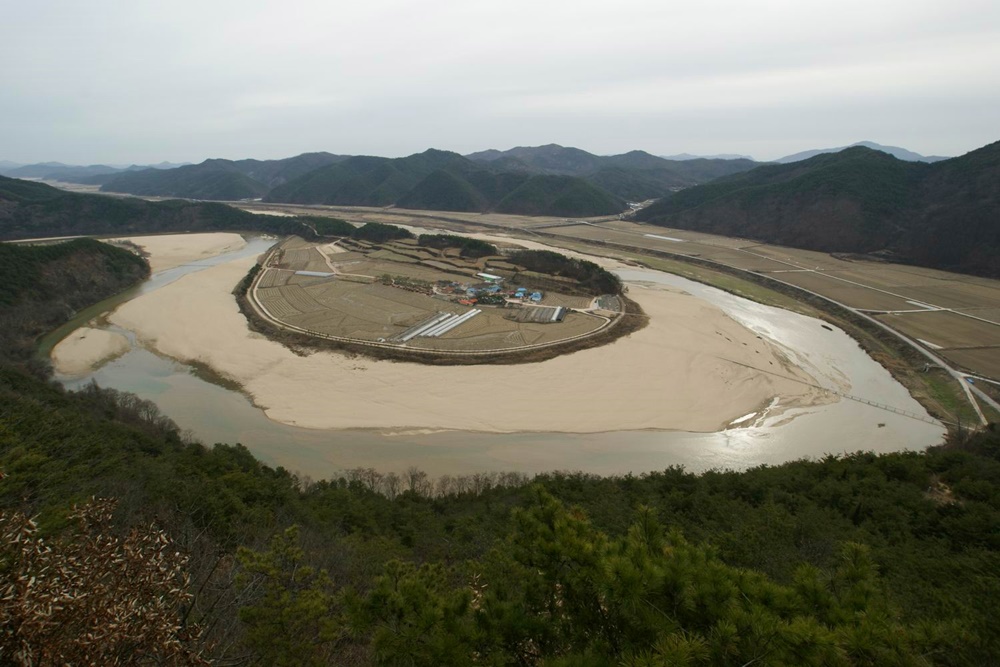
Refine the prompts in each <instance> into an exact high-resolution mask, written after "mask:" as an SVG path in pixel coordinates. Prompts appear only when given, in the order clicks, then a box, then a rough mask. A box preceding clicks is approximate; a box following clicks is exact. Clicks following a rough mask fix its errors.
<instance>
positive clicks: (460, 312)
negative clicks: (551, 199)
mask: <svg viewBox="0 0 1000 667" xmlns="http://www.w3.org/2000/svg"><path fill="white" fill-rule="evenodd" d="M501 259H502V258H500V257H495V256H494V257H488V258H480V259H478V260H473V259H467V258H465V257H460V256H459V255H458V254H457V253H456V252H453V249H451V248H446V249H443V250H436V249H430V248H422V247H418V246H417V245H416V244H415V242H413V241H411V242H409V243H408V242H407V241H406V240H403V241H392V242H389V243H385V244H373V243H367V242H361V241H356V240H350V239H347V240H344V241H342V242H337V244H336V245H335V246H334V245H333V244H327V245H323V244H319V245H317V244H310V243H307V242H305V241H303V240H301V239H297V238H293V239H289V240H288V241H286V242H285V243H284V244H282V246H280V247H279V248H278V249H277V250H275V251H274V252H273V253H272V254H271V256H270V257H269V258H268V260H267V263H266V265H265V266H264V267H263V268H262V271H261V272H260V274H259V275H258V277H257V279H256V282H255V285H254V287H253V290H252V293H253V298H254V300H255V302H256V304H257V305H258V306H259V309H260V310H261V311H262V312H263V314H265V315H266V316H268V317H269V319H271V320H272V321H274V322H276V323H278V324H280V325H284V326H286V327H289V328H292V329H293V330H297V331H302V332H306V333H311V334H314V335H317V336H319V337H324V338H331V339H335V340H340V339H346V340H348V341H361V342H368V343H378V344H380V345H385V346H400V347H405V348H406V349H408V350H427V351H432V352H437V353H440V352H458V353H468V352H484V351H515V350H518V349H520V348H525V347H527V346H535V345H546V344H552V343H558V342H560V341H565V340H568V339H577V338H579V337H585V336H587V335H588V334H592V333H596V332H598V331H600V330H603V329H604V328H606V327H608V326H609V325H610V324H611V323H612V322H613V321H614V319H615V318H616V317H617V314H618V313H617V312H607V311H606V310H603V311H601V313H600V314H597V313H594V312H589V311H590V309H591V307H592V306H593V307H595V308H596V299H595V297H593V296H586V295H581V294H572V293H563V292H557V291H545V292H544V297H543V299H542V302H538V303H536V302H532V301H531V300H530V299H528V298H527V297H524V298H519V297H515V296H514V295H513V291H514V286H512V285H511V286H506V285H503V286H502V287H501V285H502V281H500V282H499V283H497V284H496V285H494V284H492V283H489V282H484V279H483V278H482V277H476V273H477V272H482V270H483V267H484V266H486V265H487V264H488V261H499V260H501ZM500 263H501V264H504V262H502V261H501V262H500ZM507 266H508V267H510V268H514V269H517V268H519V267H517V266H516V265H513V264H507ZM520 273H521V276H522V279H521V280H524V281H530V278H524V276H532V275H537V276H538V277H539V280H542V279H544V280H545V282H546V284H548V285H550V286H551V285H553V284H554V285H559V284H566V285H567V288H570V289H569V290H568V291H570V292H572V289H571V288H572V287H573V286H574V284H575V283H574V281H572V280H569V279H566V278H562V277H557V276H549V275H543V274H535V273H533V272H530V271H525V270H523V269H522V270H521V272H520ZM560 281H561V282H560ZM518 286H521V284H520V283H519V284H518ZM523 286H524V287H527V288H528V289H529V291H528V292H527V294H528V295H530V294H531V292H532V291H536V290H535V289H534V288H533V287H532V285H531V283H530V282H526V284H524V285H523ZM469 290H472V291H473V292H476V296H472V295H470V294H469ZM537 291H541V290H537ZM615 303H619V302H618V300H615ZM620 305H621V304H620V303H619V306H620ZM556 315H558V318H557V317H556ZM436 329H437V330H438V331H435V330H436Z"/></svg>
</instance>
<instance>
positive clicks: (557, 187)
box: [265, 150, 625, 216]
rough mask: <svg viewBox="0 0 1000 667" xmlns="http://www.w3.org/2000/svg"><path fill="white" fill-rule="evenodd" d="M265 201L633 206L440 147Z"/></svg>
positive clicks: (321, 174) (533, 209) (544, 209)
mask: <svg viewBox="0 0 1000 667" xmlns="http://www.w3.org/2000/svg"><path fill="white" fill-rule="evenodd" d="M265 199H266V200H267V201H272V202H282V203H294V204H331V205H353V206H390V205H394V206H400V207H404V208H415V209H426V210H438V211H472V212H475V211H494V210H495V211H497V212H501V213H516V214H523V215H558V216H594V215H609V214H613V213H618V212H620V211H621V210H623V209H624V208H625V203H624V201H622V200H621V199H619V198H617V197H615V196H614V195H612V194H610V193H608V192H607V191H605V190H603V189H601V188H600V187H598V186H596V185H594V184H592V183H589V182H587V181H585V180H583V179H580V178H575V177H568V176H551V175H535V174H528V173H513V172H505V171H500V170H494V169H491V168H490V167H489V166H488V165H482V164H477V163H475V162H472V161H470V160H468V159H466V158H463V157H462V156H461V155H458V154H457V153H449V152H446V151H438V150H428V151H425V152H423V153H419V154H417V155H411V156H409V157H405V158H396V159H387V158H374V157H357V158H348V159H347V160H344V161H343V162H339V163H337V164H334V165H330V166H328V167H325V168H323V169H318V170H316V171H314V172H310V173H308V174H306V175H305V176H302V177H301V178H299V179H296V180H293V181H290V182H288V183H286V184H285V185H283V186H280V187H277V188H275V189H274V190H272V191H271V192H270V193H269V194H268V195H267V197H266V198H265Z"/></svg>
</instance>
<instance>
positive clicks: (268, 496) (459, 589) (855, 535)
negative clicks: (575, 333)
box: [0, 367, 1000, 666]
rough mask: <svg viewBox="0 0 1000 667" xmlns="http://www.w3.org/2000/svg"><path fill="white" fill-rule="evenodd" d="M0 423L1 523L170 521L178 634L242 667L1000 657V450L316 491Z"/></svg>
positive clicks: (176, 440) (167, 447)
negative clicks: (110, 500)
mask: <svg viewBox="0 0 1000 667" xmlns="http://www.w3.org/2000/svg"><path fill="white" fill-rule="evenodd" d="M0 413H2V414H3V415H5V428H4V429H3V430H2V431H0V469H2V470H3V471H4V473H5V475H6V477H5V479H4V480H3V483H2V484H0V509H2V510H3V512H4V513H5V514H7V513H10V512H13V511H15V510H16V511H21V512H25V513H27V514H30V515H37V516H38V524H39V526H40V527H41V530H42V534H43V535H45V536H48V537H49V539H54V538H56V537H58V536H66V537H67V538H69V537H70V536H72V535H73V532H72V530H71V527H72V523H71V522H69V519H68V516H69V509H70V506H71V505H73V504H74V503H82V502H85V501H86V500H87V499H88V498H89V497H91V496H92V495H96V496H99V497H116V498H121V499H123V500H126V501H127V502H122V503H121V504H119V506H118V511H117V513H116V523H115V528H114V530H116V531H120V530H123V529H125V528H127V527H130V526H137V527H138V526H146V525H149V522H150V521H151V520H152V519H153V517H155V518H156V522H157V526H159V527H160V528H161V529H162V530H164V531H166V533H167V534H168V535H169V536H170V537H172V538H173V539H174V540H175V541H176V546H171V547H170V548H171V549H172V550H173V549H176V550H178V551H180V552H182V553H185V554H187V555H188V556H189V558H188V560H187V562H186V571H187V573H188V574H189V576H190V583H189V584H188V589H187V594H188V595H189V599H188V601H187V603H186V604H185V609H186V611H184V612H183V613H184V620H185V623H184V625H183V627H184V633H183V634H178V635H176V636H177V637H178V638H179V640H181V641H183V642H184V644H185V645H186V646H187V647H189V648H190V649H191V650H193V651H196V652H198V653H200V654H201V655H202V656H203V657H210V658H215V659H218V660H221V661H224V662H226V663H227V664H230V663H236V662H246V663H249V662H254V661H258V662H260V663H262V664H314V663H318V664H328V663H334V664H343V665H369V664H378V665H400V664H408V665H427V666H431V665H434V666H437V665H444V664H448V665H472V664H480V663H481V662H482V661H483V660H484V659H488V660H489V662H487V664H530V665H606V664H628V665H646V664H670V665H680V664H683V665H744V664H746V663H747V662H749V661H753V660H757V662H758V663H760V664H765V665H785V664H788V665H791V664H794V665H801V664H817V665H819V664H822V665H882V664H903V665H976V664H989V663H990V662H991V661H992V658H993V657H995V656H996V655H998V651H1000V644H998V633H997V629H996V627H995V624H994V622H993V621H994V619H995V618H996V615H997V613H1000V607H998V604H1000V602H998V601H1000V595H998V593H1000V543H998V541H997V536H998V535H1000V531H998V528H1000V496H998V492H997V489H998V488H1000V486H998V484H1000V460H998V455H1000V454H998V453H1000V440H998V433H996V432H987V433H985V434H983V435H981V436H977V437H975V438H972V439H969V440H967V441H956V442H955V443H953V444H952V445H951V446H949V447H944V448H939V449H935V450H931V451H929V452H927V453H915V452H909V453H899V454H887V455H881V456H875V455H871V454H854V455H849V456H842V457H828V458H826V459H824V460H823V461H814V462H805V461H802V462H796V463H790V464H786V465H782V466H776V467H761V468H757V469H754V470H750V471H747V472H743V473H737V472H712V473H706V474H703V475H694V474H690V473H686V472H684V471H683V470H680V469H667V470H664V471H659V472H653V473H650V474H646V475H642V476H640V477H635V476H626V477H617V478H599V477H594V476H588V475H580V474H551V475H543V476H540V477H538V478H536V479H535V480H534V484H533V485H528V484H525V483H524V482H523V481H521V478H519V477H518V476H516V475H504V476H499V475H497V474H482V475H474V476H473V475H470V476H460V477H445V478H441V479H440V480H436V481H435V480H431V479H429V478H428V477H427V476H426V475H424V474H423V473H421V472H420V471H419V470H417V469H411V470H409V471H407V472H406V473H405V474H403V475H395V474H391V475H389V474H381V473H379V472H377V471H374V470H355V471H350V472H349V473H347V474H346V475H345V476H344V477H343V478H341V479H335V480H326V481H320V482H314V481H310V480H308V479H307V478H299V477H296V476H295V475H293V474H291V473H290V472H288V471H286V470H283V469H280V468H279V469H272V468H269V467H267V466H264V465H262V464H261V463H260V462H258V461H256V460H255V459H254V458H253V456H252V455H251V454H250V453H249V452H248V451H247V450H245V449H244V448H242V447H240V446H238V445H222V444H219V445H215V446H214V447H211V448H206V447H203V446H201V445H198V444H194V443H190V442H187V441H185V440H184V439H183V438H182V437H181V436H180V435H179V432H178V430H177V428H176V426H174V425H173V424H172V423H171V422H170V421H169V420H166V419H164V418H163V417H162V416H160V415H159V413H158V412H157V411H156V410H155V407H154V406H152V405H150V404H148V403H146V402H143V401H138V400H136V399H135V398H134V397H129V396H128V395H127V394H122V393H120V392H114V391H104V390H99V389H97V388H95V387H89V388H87V389H86V390H84V391H82V392H80V393H77V394H68V393H66V392H64V391H62V390H60V389H58V388H56V387H54V386H52V385H49V384H46V383H44V382H42V381H40V380H38V379H36V378H33V377H31V376H29V375H26V374H24V373H22V372H20V371H17V370H16V369H12V368H6V367H4V368H0ZM43 424H44V427H42V425H43ZM344 437H349V436H348V435H345V436H344ZM844 446H845V448H849V447H850V444H849V443H844ZM9 549H10V545H4V546H0V559H8V560H7V561H6V562H11V561H10V560H9V559H10V557H11V555H10V551H9ZM29 571H30V570H29ZM31 576H34V577H36V583H37V584H38V585H43V586H48V585H53V584H51V583H50V582H49V580H48V579H47V574H46V573H45V572H32V573H31ZM54 583H58V582H54ZM31 590H32V589H31V588H28V589H25V590H23V591H22V592H21V593H19V596H28V595H29V593H30V591H31ZM36 590H37V589H36ZM42 590H45V589H42ZM97 594H98V591H94V595H97ZM102 595H103V593H102ZM118 595H121V596H124V597H125V598H126V599H128V598H129V597H132V598H137V599H138V600H140V601H141V600H142V596H143V595H144V593H143V590H142V589H140V588H133V587H128V586H127V585H126V586H125V588H124V589H123V590H121V591H120V592H119V593H118ZM13 600H14V603H17V602H20V601H21V600H23V597H18V596H15V598H13ZM3 605H4V603H0V607H2V608H0V613H7V612H10V611H11V607H10V606H3ZM30 608H31V606H30V605H25V606H21V607H16V613H21V614H23V613H25V612H24V610H25V609H30ZM7 618H10V616H8V617H7ZM276 618H281V619H283V622H282V623H281V624H280V625H276V624H275V623H274V619H276ZM179 621H180V617H179V616H178V617H177V622H178V626H179ZM8 627H16V626H14V625H9V626H8ZM26 627H30V626H26ZM68 633H72V629H70V628H67V629H65V630H64V632H63V633H62V635H60V636H61V637H62V638H63V640H65V639H67V634H68ZM14 636H15V637H16V633H15V635H14ZM5 637H6V638H9V637H10V635H5ZM71 637H72V635H71V634H70V638H71ZM4 641H5V640H4ZM183 664H189V663H183Z"/></svg>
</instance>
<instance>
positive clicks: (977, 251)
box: [637, 142, 1000, 277]
mask: <svg viewBox="0 0 1000 667" xmlns="http://www.w3.org/2000/svg"><path fill="white" fill-rule="evenodd" d="M637 218H638V219H639V220H644V221H647V222H650V223H653V224H657V225H662V226H665V227H674V228H678V229H692V230H697V231H704V232H710V233H716V234H723V235H726V236H742V237H747V238H751V239H755V240H759V241H765V242H768V243H777V244H781V245H788V246H792V247H798V248H807V249H812V250H820V251H826V252H845V253H871V254H875V255H880V256H883V257H885V258H887V259H891V260H892V261H897V262H905V263H913V264H919V265H922V266H930V267H935V268H941V269H946V270H950V271H958V272H963V273H973V274H978V275H984V276H991V277H996V276H1000V142H997V143H993V144H990V145H988V146H985V147H983V148H980V149H978V150H975V151H972V152H971V153H968V154H966V155H963V156H961V157H957V158H952V159H949V160H942V161H940V162H935V163H932V164H926V163H919V162H903V161H901V160H897V159H896V158H894V157H892V156H890V155H887V154H885V153H881V152H878V151H873V150H870V149H867V148H864V147H854V148H848V149H846V150H844V151H841V152H839V153H834V154H824V155H818V156H816V157H813V158H810V159H808V160H803V161H800V162H794V163H791V164H782V165H767V166H763V167H758V168H757V169H754V170H752V171H748V172H746V173H743V174H738V175H735V176H729V177H726V178H722V179H719V180H717V181H714V182H712V183H709V184H707V185H701V186H697V187H693V188H689V189H687V190H683V191H680V192H677V193H675V194H673V195H670V196H668V197H665V198H663V199H662V200H660V201H659V202H657V203H656V204H654V205H652V206H650V207H648V208H647V209H645V210H643V211H640V212H639V214H638V215H637Z"/></svg>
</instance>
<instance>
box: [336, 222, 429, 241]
mask: <svg viewBox="0 0 1000 667" xmlns="http://www.w3.org/2000/svg"><path fill="white" fill-rule="evenodd" d="M351 237H352V238H356V239H360V240H362V241H370V242H372V243H386V242H387V241H397V240H400V239H412V238H415V237H414V236H413V233H412V232H410V230H408V229H403V228H402V227H397V226H396V225H385V224H382V223H381V222H367V223H365V224H364V225H362V226H361V227H357V228H356V229H354V230H353V231H352V232H351Z"/></svg>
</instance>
